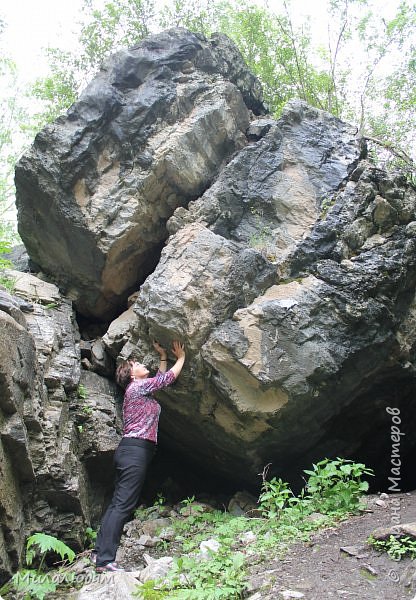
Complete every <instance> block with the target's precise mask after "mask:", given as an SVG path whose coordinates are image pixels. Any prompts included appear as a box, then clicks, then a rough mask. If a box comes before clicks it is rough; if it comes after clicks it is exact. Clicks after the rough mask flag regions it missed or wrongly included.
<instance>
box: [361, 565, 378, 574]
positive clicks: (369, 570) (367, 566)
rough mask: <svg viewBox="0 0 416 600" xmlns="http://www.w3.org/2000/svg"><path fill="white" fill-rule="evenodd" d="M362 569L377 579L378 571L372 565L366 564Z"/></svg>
mask: <svg viewBox="0 0 416 600" xmlns="http://www.w3.org/2000/svg"><path fill="white" fill-rule="evenodd" d="M362 568H363V569H365V570H366V571H368V572H369V573H370V575H374V577H377V575H378V571H376V569H374V567H372V566H371V565H367V564H365V565H363V566H362Z"/></svg>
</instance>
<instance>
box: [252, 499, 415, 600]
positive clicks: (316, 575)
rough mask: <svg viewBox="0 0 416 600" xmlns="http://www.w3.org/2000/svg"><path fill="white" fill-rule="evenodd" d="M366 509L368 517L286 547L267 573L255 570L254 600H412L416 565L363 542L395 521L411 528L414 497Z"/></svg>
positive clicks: (261, 568)
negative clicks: (347, 548)
mask: <svg viewBox="0 0 416 600" xmlns="http://www.w3.org/2000/svg"><path fill="white" fill-rule="evenodd" d="M393 498H394V499H393ZM398 499H400V510H399V511H396V510H395V507H396V506H397V500H398ZM376 501H377V502H378V504H377V503H376ZM380 504H381V506H380ZM368 507H369V510H371V512H365V513H364V514H362V515H359V516H355V517H351V518H349V519H348V520H346V521H343V522H342V523H341V524H340V525H339V526H337V527H336V528H331V529H326V530H321V531H318V532H317V533H315V534H314V536H313V537H312V538H311V541H310V542H308V543H298V544H294V545H292V546H290V548H289V550H288V551H287V553H286V555H285V557H284V558H283V559H280V560H279V559H272V560H270V563H269V564H267V569H264V566H265V565H264V564H263V565H257V566H256V568H255V569H253V573H252V577H251V583H252V589H253V594H254V591H255V590H258V592H257V593H258V596H257V597H258V599H259V600H260V599H261V600H272V599H273V600H280V599H283V598H295V597H302V596H299V595H296V594H292V595H290V594H289V593H288V592H289V591H292V592H295V593H296V592H297V593H300V594H303V598H304V599H305V600H326V599H331V598H338V599H342V598H344V599H346V600H348V599H349V598H351V599H354V598H356V599H360V600H401V599H402V598H403V599H409V598H410V599H411V600H413V599H414V600H416V560H413V561H412V560H410V559H409V558H405V559H402V560H401V561H399V562H397V561H394V560H392V559H391V558H390V557H389V556H388V555H387V553H384V552H383V553H379V552H377V551H376V550H374V549H373V548H372V547H371V546H369V545H368V544H367V541H366V540H367V538H368V536H369V535H370V534H371V533H372V532H373V531H374V529H376V528H378V527H390V526H393V525H395V524H397V522H395V515H397V516H399V518H400V522H401V523H408V522H415V521H416V491H415V492H412V493H409V494H394V495H390V496H389V498H388V499H386V500H384V501H382V502H380V500H378V497H377V496H374V497H369V499H368ZM343 547H349V551H350V552H352V553H353V555H352V556H351V555H350V554H348V553H346V552H345V551H342V550H341V548H343ZM351 547H352V548H351ZM354 554H355V556H354ZM285 591H286V594H284V593H283V592H285ZM253 600H254V599H253ZM255 600H257V598H255Z"/></svg>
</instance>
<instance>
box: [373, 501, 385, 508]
mask: <svg viewBox="0 0 416 600" xmlns="http://www.w3.org/2000/svg"><path fill="white" fill-rule="evenodd" d="M374 504H377V506H380V507H381V508H387V503H386V502H384V500H380V499H378V500H376V501H375V503H374Z"/></svg>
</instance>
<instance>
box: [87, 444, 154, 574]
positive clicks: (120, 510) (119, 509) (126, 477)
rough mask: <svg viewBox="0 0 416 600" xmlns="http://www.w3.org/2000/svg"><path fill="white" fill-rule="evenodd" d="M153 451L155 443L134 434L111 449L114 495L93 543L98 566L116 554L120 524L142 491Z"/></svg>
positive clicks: (104, 563)
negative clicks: (112, 454) (114, 473)
mask: <svg viewBox="0 0 416 600" xmlns="http://www.w3.org/2000/svg"><path fill="white" fill-rule="evenodd" d="M155 451H156V444H154V443H153V442H150V441H148V440H142V439H137V438H123V439H122V440H121V442H120V444H119V446H118V448H117V450H116V451H115V453H114V464H115V467H116V469H117V474H116V481H115V488H114V493H113V498H112V500H111V503H110V505H109V506H108V508H107V510H106V512H105V514H104V517H103V519H102V521H101V526H100V531H99V532H98V535H97V540H96V543H95V551H96V553H97V563H96V565H97V566H98V567H102V566H104V565H106V564H108V563H109V562H113V561H114V560H115V558H116V552H117V548H118V545H119V543H120V537H121V534H122V531H123V526H124V524H125V523H126V521H127V520H128V518H129V516H130V514H131V513H132V511H133V510H134V509H135V508H136V505H137V501H138V499H139V497H140V492H141V491H142V487H143V483H144V480H145V477H146V472H147V467H148V466H149V464H150V462H151V460H152V458H153V455H154V453H155Z"/></svg>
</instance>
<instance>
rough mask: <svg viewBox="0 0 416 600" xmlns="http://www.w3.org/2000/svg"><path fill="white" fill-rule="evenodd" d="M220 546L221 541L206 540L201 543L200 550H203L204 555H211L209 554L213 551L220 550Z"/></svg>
mask: <svg viewBox="0 0 416 600" xmlns="http://www.w3.org/2000/svg"><path fill="white" fill-rule="evenodd" d="M220 547H221V544H220V543H219V541H218V540H214V539H210V540H204V541H203V542H201V543H200V544H199V550H200V552H201V555H202V556H204V557H209V555H210V554H211V553H212V552H218V550H219V549H220Z"/></svg>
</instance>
